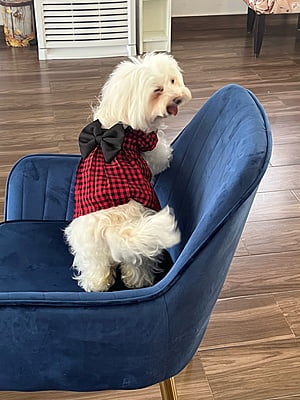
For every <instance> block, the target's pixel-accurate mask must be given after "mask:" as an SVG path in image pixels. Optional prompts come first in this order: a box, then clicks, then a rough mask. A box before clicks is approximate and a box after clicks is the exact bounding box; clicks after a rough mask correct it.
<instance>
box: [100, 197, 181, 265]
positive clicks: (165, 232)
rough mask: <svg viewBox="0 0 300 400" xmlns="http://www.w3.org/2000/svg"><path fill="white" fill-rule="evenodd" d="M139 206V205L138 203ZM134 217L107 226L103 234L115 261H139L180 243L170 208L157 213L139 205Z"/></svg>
mask: <svg viewBox="0 0 300 400" xmlns="http://www.w3.org/2000/svg"><path fill="white" fill-rule="evenodd" d="M139 207H140V205H139ZM142 208H143V210H144V212H143V213H140V211H141V209H139V215H138V216H137V218H131V219H129V220H125V221H124V222H123V223H122V224H118V226H117V229H116V226H114V227H112V229H109V228H107V229H106V230H105V231H106V232H105V236H106V240H107V244H108V247H109V249H110V251H111V255H112V258H113V259H114V260H115V261H116V262H120V263H121V262H123V261H124V260H126V262H132V263H133V264H142V263H143V260H144V259H145V258H148V259H153V260H154V259H156V258H157V257H158V256H159V255H160V254H161V253H162V250H163V249H167V248H170V247H172V246H174V245H175V244H177V243H179V242H180V232H179V229H178V228H177V223H176V220H175V217H174V215H173V214H172V212H171V210H170V208H169V207H165V208H163V209H162V210H160V211H159V212H153V211H152V210H149V209H146V208H144V207H142Z"/></svg>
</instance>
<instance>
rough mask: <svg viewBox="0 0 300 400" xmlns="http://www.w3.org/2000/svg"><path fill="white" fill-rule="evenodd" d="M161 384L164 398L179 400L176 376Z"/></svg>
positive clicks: (163, 399)
mask: <svg viewBox="0 0 300 400" xmlns="http://www.w3.org/2000/svg"><path fill="white" fill-rule="evenodd" d="M159 386H160V392H161V398H162V400H178V396H177V390H176V384H175V379H174V377H172V378H170V379H167V380H165V381H163V382H160V384H159Z"/></svg>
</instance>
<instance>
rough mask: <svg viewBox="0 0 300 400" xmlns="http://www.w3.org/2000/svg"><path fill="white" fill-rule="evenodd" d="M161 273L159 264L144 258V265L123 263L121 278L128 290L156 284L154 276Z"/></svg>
mask: <svg viewBox="0 0 300 400" xmlns="http://www.w3.org/2000/svg"><path fill="white" fill-rule="evenodd" d="M156 272H160V269H159V268H158V262H157V261H156V260H150V259H149V258H143V260H142V263H136V264H126V263H125V262H123V263H121V273H122V275H121V278H122V281H123V282H124V284H125V286H127V287H128V288H141V287H146V286H151V285H153V283H154V274H155V273H156Z"/></svg>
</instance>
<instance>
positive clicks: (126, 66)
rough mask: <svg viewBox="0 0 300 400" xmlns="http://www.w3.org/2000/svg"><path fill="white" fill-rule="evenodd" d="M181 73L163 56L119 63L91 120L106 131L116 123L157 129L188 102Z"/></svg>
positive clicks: (187, 94) (168, 56) (172, 60)
mask: <svg viewBox="0 0 300 400" xmlns="http://www.w3.org/2000/svg"><path fill="white" fill-rule="evenodd" d="M181 72H182V71H181V69H180V68H179V66H178V64H177V62H176V60H175V59H174V58H173V57H172V56H170V55H168V54H165V53H149V54H146V55H145V56H144V57H142V58H131V59H130V61H123V62H122V63H120V64H119V65H118V66H117V67H116V68H115V70H114V71H113V72H112V74H111V75H110V77H109V79H108V81H107V82H106V84H105V85H104V87H103V89H102V93H101V98H100V101H99V106H98V107H97V108H96V109H95V110H94V118H98V119H99V120H100V121H101V123H102V124H103V125H104V126H105V127H108V128H109V127H110V126H112V125H114V124H115V123H117V122H122V123H124V124H126V125H130V126H131V127H132V128H134V129H141V130H143V131H146V132H147V131H151V130H154V129H156V128H158V127H159V126H160V125H162V124H163V121H164V119H165V118H167V117H168V116H170V115H176V114H177V112H178V107H179V105H182V104H184V103H186V102H187V101H188V100H190V99H191V92H190V91H189V89H188V88H187V87H186V86H185V85H184V82H183V78H182V73H181Z"/></svg>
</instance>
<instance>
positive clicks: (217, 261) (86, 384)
mask: <svg viewBox="0 0 300 400" xmlns="http://www.w3.org/2000/svg"><path fill="white" fill-rule="evenodd" d="M173 147H174V160H173V162H172V165H171V168H170V169H169V170H167V171H166V172H164V173H163V174H161V175H160V176H159V177H158V179H157V181H156V184H155V188H156V191H157V193H158V196H159V198H160V201H161V203H162V205H163V206H164V205H165V204H170V206H171V207H173V209H174V211H175V215H176V217H177V220H178V224H179V228H180V230H181V232H182V240H181V242H180V244H179V245H177V246H175V247H174V248H172V249H171V250H170V254H171V257H172V260H173V263H174V264H173V266H172V268H171V269H170V271H169V272H168V273H166V275H165V276H164V277H163V278H162V279H161V280H160V281H159V282H158V283H156V284H155V285H154V286H152V287H149V288H143V289H134V290H119V291H111V292H107V293H85V292H83V291H82V290H81V289H80V288H79V287H78V286H77V284H76V282H75V281H74V280H72V272H71V269H70V267H71V264H72V256H71V255H70V254H69V252H68V249H67V247H66V245H65V243H64V240H63V234H62V229H63V228H64V227H65V226H66V224H67V222H66V221H68V220H70V219H71V218H72V211H73V183H74V178H75V173H76V168H77V165H78V162H79V156H77V155H59V154H57V155H50V154H48V155H47V154H44V155H30V156H26V157H25V158H23V159H21V160H20V161H19V162H18V163H17V164H16V165H15V166H14V168H13V169H12V171H11V174H10V176H9V178H8V182H7V197H6V206H5V222H4V223H2V224H1V225H0V354H1V359H0V363H1V367H0V390H17V391H40V390H71V391H97V390H99V391H100V390H107V389H138V388H142V387H146V386H149V385H153V384H156V383H158V382H160V383H161V392H162V396H163V398H164V399H175V398H176V394H175V386H174V380H173V378H172V377H174V376H175V375H176V374H178V373H179V372H180V371H181V370H182V369H183V368H184V367H185V366H186V365H187V363H188V362H189V361H190V360H191V359H192V357H193V355H194V354H195V352H196V350H197V348H198V346H199V344H200V342H201V339H202V337H203V335H204V332H205V329H206V327H207V324H208V321H209V317H210V314H211V312H212V310H213V307H214V305H215V302H216V300H217V298H218V295H219V293H220V290H221V288H222V285H223V283H224V280H225V277H226V273H227V271H228V268H229V266H230V263H231V260H232V257H233V255H234V252H235V250H236V247H237V244H238V242H239V239H240V236H241V232H242V230H243V227H244V224H245V221H246V218H247V215H248V212H249V209H250V207H251V204H252V201H253V198H254V196H255V193H256V190H257V187H258V185H259V182H260V180H261V178H262V177H263V175H264V172H265V170H266V168H267V165H268V162H269V158H270V153H271V133H270V127H269V123H268V119H267V117H266V114H265V112H264V110H263V108H262V106H261V105H260V103H259V102H258V100H257V99H256V98H255V96H254V95H253V94H252V93H251V92H249V91H248V90H246V89H244V88H242V87H240V86H237V85H229V86H225V87H224V88H222V89H221V90H219V91H218V92H216V93H215V94H214V95H213V96H212V97H211V98H210V99H209V100H208V101H207V103H206V104H205V105H204V106H203V107H202V108H201V110H200V111H199V112H198V113H197V114H196V115H195V117H194V118H193V120H192V121H191V122H190V123H189V125H188V126H187V127H186V128H185V129H184V130H183V132H182V133H181V134H180V135H179V136H178V137H177V139H176V140H175V141H174V143H173Z"/></svg>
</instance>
